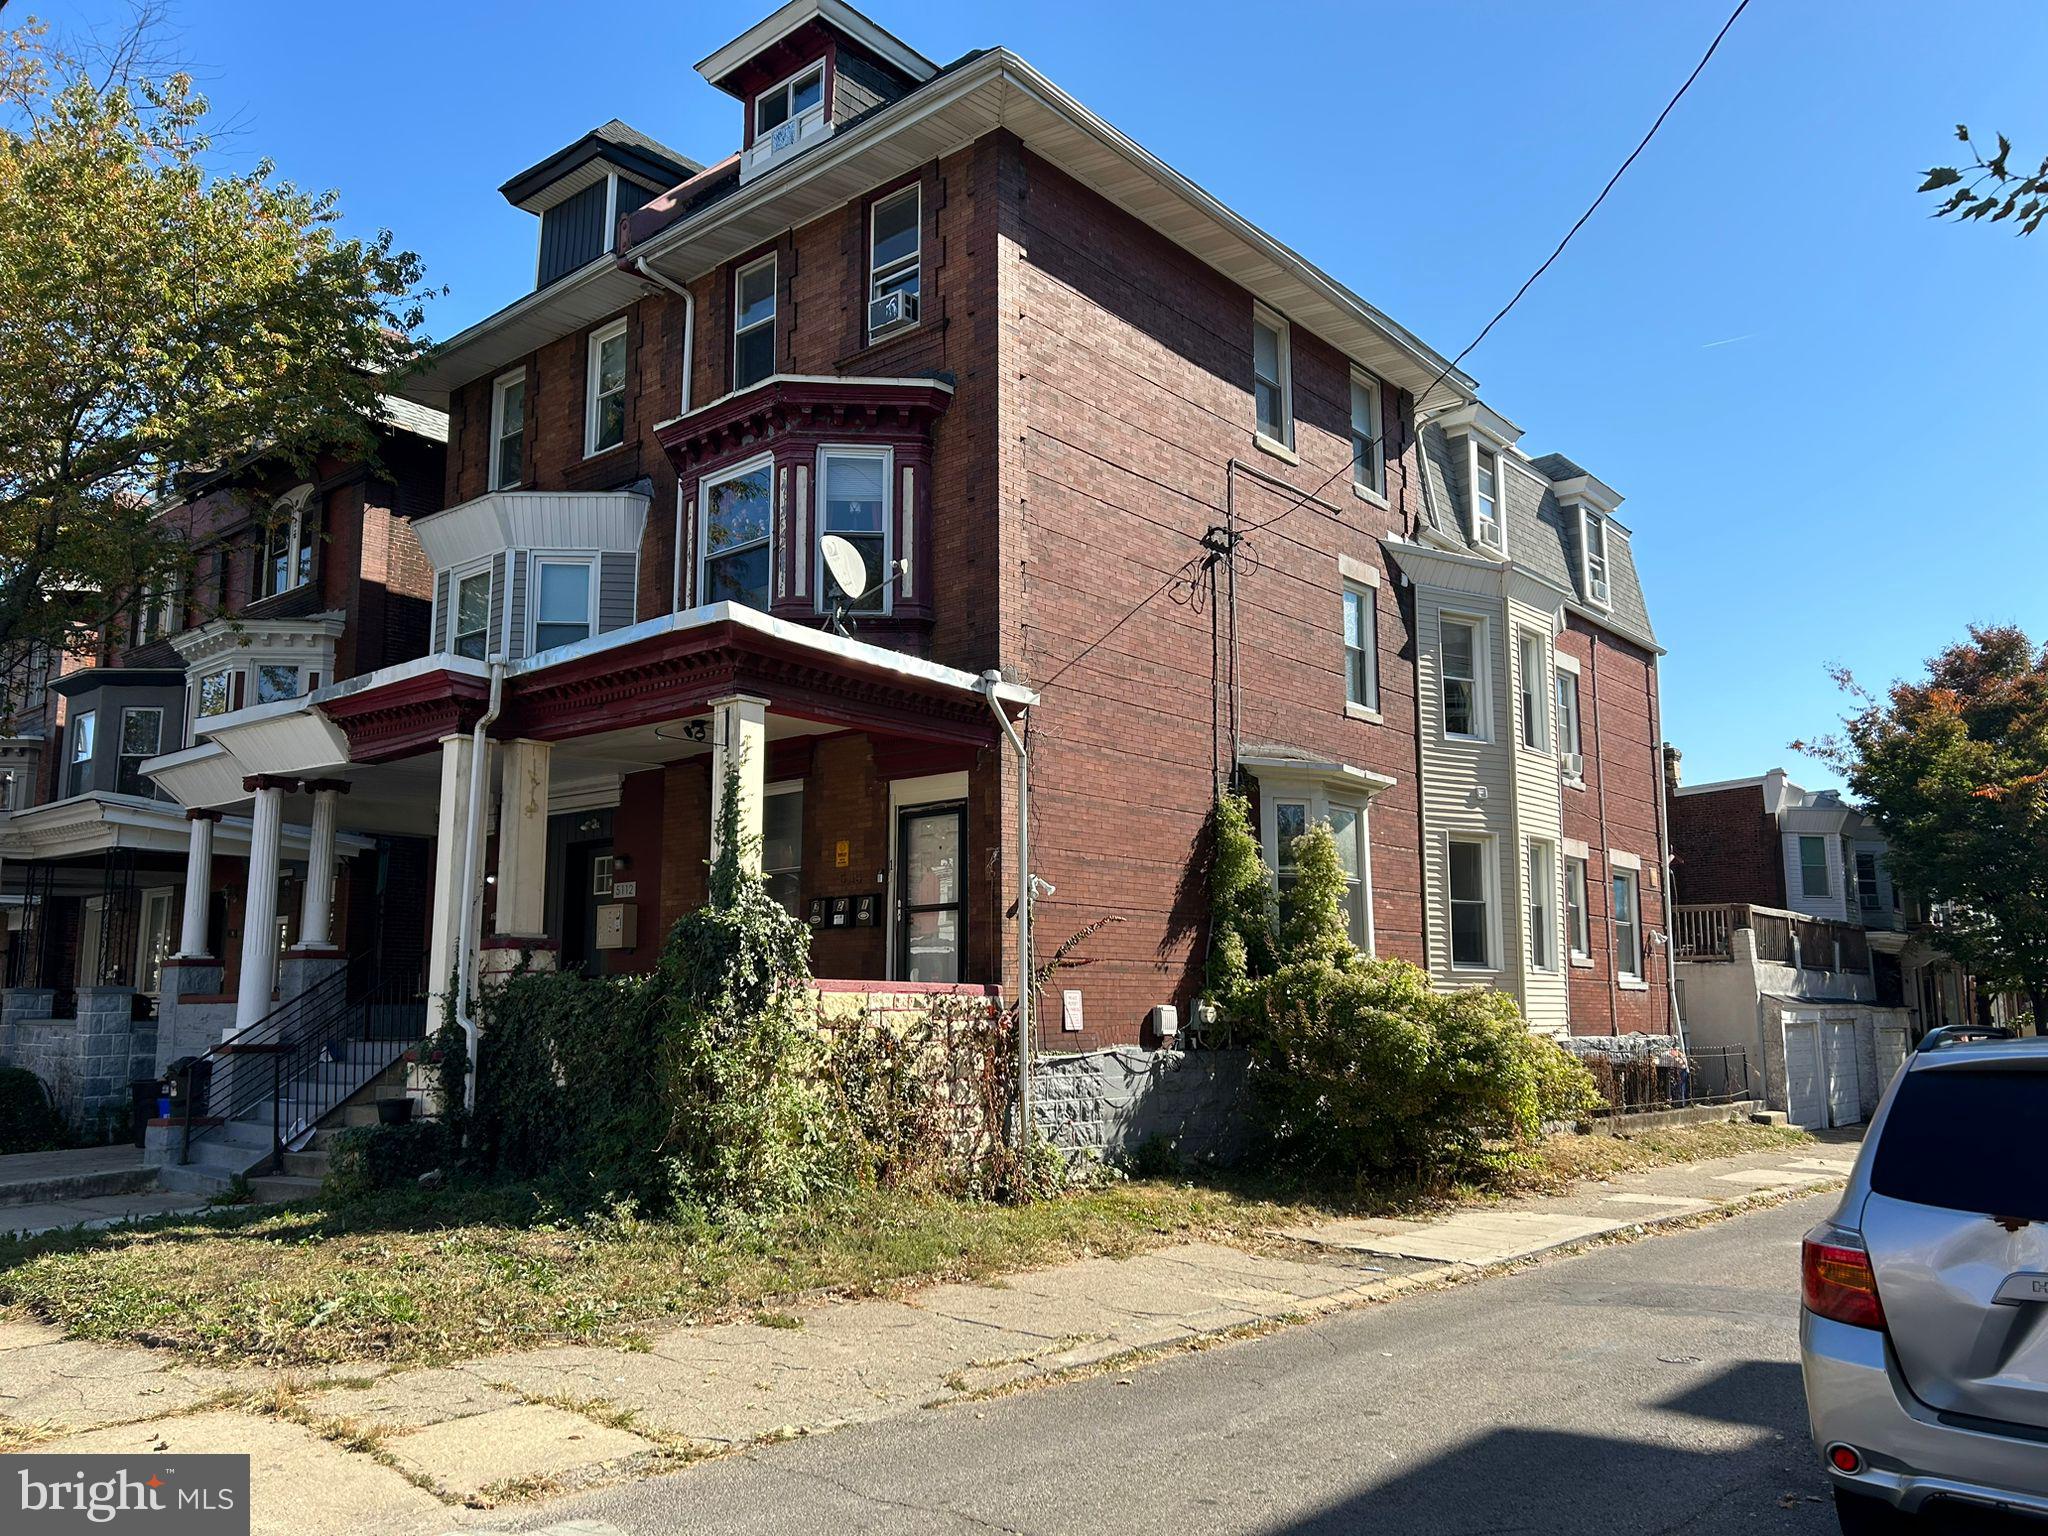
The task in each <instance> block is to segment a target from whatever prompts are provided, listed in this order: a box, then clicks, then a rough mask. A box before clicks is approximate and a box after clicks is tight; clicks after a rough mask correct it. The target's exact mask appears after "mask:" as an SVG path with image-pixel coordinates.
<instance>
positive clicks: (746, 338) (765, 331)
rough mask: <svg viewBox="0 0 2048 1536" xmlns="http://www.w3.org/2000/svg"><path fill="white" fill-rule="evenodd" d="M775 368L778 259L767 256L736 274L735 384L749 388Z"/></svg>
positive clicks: (733, 316) (734, 319)
mask: <svg viewBox="0 0 2048 1536" xmlns="http://www.w3.org/2000/svg"><path fill="white" fill-rule="evenodd" d="M774 371H775V258H774V257H773V256H763V257H762V258H761V259H760V260H759V261H757V262H755V263H754V264H753V265H752V266H746V267H741V268H740V270H739V271H738V272H737V273H736V274H734V277H733V306H732V387H733V388H734V389H745V388H746V387H747V386H748V385H749V384H758V383H760V382H761V381H762V380H763V379H765V378H767V377H768V376H769V375H770V374H771V373H773V372H774Z"/></svg>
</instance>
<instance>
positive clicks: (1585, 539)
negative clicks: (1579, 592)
mask: <svg viewBox="0 0 2048 1536" xmlns="http://www.w3.org/2000/svg"><path fill="white" fill-rule="evenodd" d="M1579 551H1580V558H1581V559H1583V560H1584V562H1585V581H1586V600H1587V601H1588V602H1594V603H1598V604H1599V605H1600V606H1601V607H1602V608H1605V607H1606V606H1607V591H1608V587H1607V519H1606V518H1604V517H1602V516H1601V515H1600V514H1599V513H1598V512H1595V511H1594V510H1593V509H1592V508H1591V507H1581V508H1580V509H1579Z"/></svg>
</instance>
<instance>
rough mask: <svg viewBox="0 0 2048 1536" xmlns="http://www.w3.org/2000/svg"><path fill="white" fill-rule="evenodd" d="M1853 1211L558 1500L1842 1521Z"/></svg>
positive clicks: (1151, 1520)
mask: <svg viewBox="0 0 2048 1536" xmlns="http://www.w3.org/2000/svg"><path fill="white" fill-rule="evenodd" d="M1834 1198H1835V1197H1834V1196H1833V1195H1832V1194H1823V1195H1817V1196H1811V1197H1808V1198H1806V1199H1803V1200H1797V1201H1793V1202H1791V1203H1789V1204H1787V1205H1784V1206H1782V1207H1778V1208H1775V1209H1771V1210H1766V1211H1763V1212H1759V1213H1756V1214H1753V1215H1749V1216H1743V1217H1739V1218H1735V1219H1731V1220H1727V1221H1721V1222H1716V1223H1713V1224H1711V1225H1708V1226H1705V1227H1701V1228H1697V1229H1694V1230H1691V1231H1686V1232H1679V1233H1674V1234H1670V1235H1665V1236H1656V1237H1650V1238H1646V1239H1644V1240H1642V1241H1638V1242H1635V1243H1630V1244H1626V1245H1621V1246H1616V1247H1609V1248H1604V1249H1599V1250H1596V1251H1593V1252H1590V1253H1586V1254H1583V1255H1580V1256H1578V1257H1573V1258H1564V1259H1558V1260H1554V1261H1551V1262H1547V1263H1542V1264H1538V1265H1535V1266H1533V1267H1531V1268H1527V1269H1524V1270H1521V1271H1519V1272H1516V1273H1512V1274H1507V1275H1502V1276H1498V1277H1494V1278H1488V1279H1484V1280H1479V1281H1474V1282H1471V1283H1468V1284H1465V1285H1461V1286H1456V1287H1452V1288H1450V1289H1447V1290H1443V1291H1439V1292H1434V1293H1429V1294H1423V1295H1416V1296H1410V1297H1405V1298H1401V1299H1399V1300H1396V1301H1394V1302H1392V1303H1390V1304H1387V1305H1382V1306H1375V1307H1371V1308H1368V1309H1366V1310H1363V1311H1359V1312H1352V1313H1346V1314H1342V1315H1339V1316H1336V1317H1332V1318H1330V1319H1327V1320H1325V1321H1322V1322H1317V1323H1313V1324H1308V1325H1304V1326H1300V1327H1295V1328H1290V1329H1287V1330H1284V1331H1282V1332H1279V1333H1276V1334H1272V1335H1269V1336H1267V1337H1265V1338H1260V1339H1254V1340H1248V1341H1244V1342H1241V1343H1236V1344H1230V1345H1225V1346H1221V1347H1217V1348H1213V1349H1209V1350H1207V1351H1203V1352H1200V1353H1187V1354H1181V1355H1177V1356H1175V1357H1173V1358H1170V1359H1166V1360H1163V1361H1158V1362H1154V1363H1149V1364H1145V1365H1142V1366H1139V1367H1137V1368H1134V1369H1132V1370H1129V1371H1127V1372H1123V1373H1120V1374H1117V1375H1111V1376H1102V1377H1095V1378H1092V1379H1088V1380H1083V1381H1076V1382H1071V1383H1067V1384H1062V1385H1058V1386H1052V1387H1046V1388H1041V1389H1039V1390H1036V1391H1031V1392H1026V1393H1021V1394H1018V1395H1016V1396H1013V1397H1008V1398H1001V1399H996V1400H993V1401H987V1402H983V1403H979V1404H962V1405H956V1406H952V1407H948V1408H943V1409H935V1410H932V1411H929V1412H926V1413H921V1414H916V1415H912V1416H910V1417H907V1418H901V1419H896V1420H892V1421H889V1422H886V1423H881V1424H876V1425H872V1426H867V1427H864V1428H856V1429H849V1430H845V1431H842V1432H840V1433H836V1434H829V1435H821V1436H817V1437H814V1438H811V1439H806V1440H798V1441H791V1442H786V1443H783V1444H778V1445H768V1446H762V1447H759V1448H756V1449H754V1450H751V1451H748V1452H746V1453H744V1454H739V1455H734V1456H730V1457H727V1458H724V1459H722V1460H718V1461H714V1462H708V1463H704V1464H702V1465H699V1466H697V1467H694V1468H692V1469H690V1470H688V1471H685V1472H681V1473H677V1474H675V1475H673V1476H668V1477H663V1478H659V1479H654V1480H650V1481H646V1482H641V1483H636V1484H631V1485H627V1486H622V1487H615V1488H609V1489H605V1490H603V1491H601V1492H596V1493H592V1494H590V1495H587V1496H584V1497H581V1498H578V1499H573V1500H565V1501H561V1502H558V1503H551V1504H550V1505H548V1506H547V1507H546V1509H545V1510H544V1511H542V1510H535V1511H533V1512H531V1513H530V1514H529V1515H527V1516H525V1517H523V1518H522V1519H521V1520H520V1521H516V1522H515V1521H513V1520H508V1519H506V1518H505V1517H504V1516H503V1515H502V1514H501V1515H500V1516H498V1517H497V1518H495V1519H494V1520H493V1521H492V1524H493V1525H494V1526H496V1527H498V1528H502V1529H511V1528H514V1526H515V1525H520V1526H523V1527H525V1528H542V1527H546V1526H549V1525H553V1524H557V1523H559V1522H562V1521H566V1520H571V1519H578V1518H582V1519H592V1520H599V1521H603V1522H606V1523H608V1524H610V1525H613V1526H616V1527H618V1528H619V1529H621V1530H623V1531H626V1532H628V1533H631V1536H654V1533H669V1532H692V1533H694V1532H720V1533H730V1532H749V1533H751V1532H761V1533H796V1532H803V1533H810V1532H821V1533H822V1532H831V1533H836V1536H838V1533H843V1536H852V1533H867V1532H877V1533H880V1532H905V1533H908V1532H918V1533H929V1532H956V1531H957V1532H967V1531H989V1530H998V1531H1020V1532H1033V1533H1047V1536H1050V1533H1068V1532H1104V1533H1110V1532H1114V1533H1118V1536H1134V1533H1145V1532H1162V1533H1167V1532H1171V1533H1181V1532H1189V1531H1201V1532H1209V1531H1229V1532H1238V1531H1244V1532H1273V1533H1280V1532H1286V1533H1302V1536H1306V1533H1311V1532H1313V1533H1327V1532H1339V1531H1370V1532H1387V1533H1399V1532H1416V1533H1429V1536H1478V1533H1481V1532H1487V1533H1497V1532H1541V1531H1560V1532H1587V1533H1593V1532H1616V1533H1624V1532H1625V1533H1628V1536H1664V1533H1676V1532H1684V1533H1687V1536H1715V1533H1726V1532H1743V1533H1746V1536H1777V1533H1825V1532H1832V1531H1834V1530H1835V1521H1834V1513H1833V1508H1832V1505H1831V1504H1830V1502H1829V1500H1828V1493H1827V1488H1826V1485H1825V1482H1824V1479H1823V1477H1822V1475H1821V1473H1820V1471H1819V1468H1818V1462H1817V1458H1816V1457H1815V1455H1814V1453H1813V1451H1812V1450H1811V1448H1810V1447H1809V1445H1808V1443H1807V1438H1806V1428H1805V1419H1804V1407H1803V1403H1802V1400H1801V1395H1800V1385H1799V1367H1798V1338H1797V1320H1798V1278H1797V1277H1798V1256H1799V1239H1800V1235H1801V1234H1802V1233H1803V1232H1804V1231H1805V1230H1806V1229H1807V1228H1808V1227H1809V1226H1810V1225H1812V1224H1813V1222H1815V1221H1816V1220H1818V1219H1819V1218H1820V1217H1821V1216H1823V1215H1824V1214H1826V1212H1827V1211H1828V1210H1829V1209H1830V1207H1831V1204H1832V1202H1833V1200H1834Z"/></svg>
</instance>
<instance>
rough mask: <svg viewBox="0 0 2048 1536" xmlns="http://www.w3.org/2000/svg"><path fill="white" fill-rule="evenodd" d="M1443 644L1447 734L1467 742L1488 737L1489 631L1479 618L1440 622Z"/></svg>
mask: <svg viewBox="0 0 2048 1536" xmlns="http://www.w3.org/2000/svg"><path fill="white" fill-rule="evenodd" d="M1438 627H1439V629H1440V630H1441V632H1442V636H1443V644H1442V647H1441V650H1442V653H1443V654H1442V662H1443V707H1444V734H1445V735H1446V736H1458V737H1463V738H1465V739H1466V740H1468V741H1483V740H1485V738H1486V689H1485V677H1486V645H1485V637H1486V631H1485V628H1484V626H1483V625H1481V624H1480V622H1479V621H1478V620H1476V619H1460V618H1453V617H1452V616H1451V615H1449V614H1445V615H1444V616H1443V617H1442V618H1441V619H1440V620H1439V621H1438Z"/></svg>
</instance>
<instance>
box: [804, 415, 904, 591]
mask: <svg viewBox="0 0 2048 1536" xmlns="http://www.w3.org/2000/svg"><path fill="white" fill-rule="evenodd" d="M890 465H891V458H890V454H889V451H888V450H887V449H886V448H823V449H820V450H819V452H818V533H819V535H820V537H822V536H823V535H825V534H828V533H832V534H837V535H838V536H839V537H840V538H842V539H844V540H846V542H847V543H849V544H851V545H852V546H853V547H854V548H855V549H857V550H859V551H860V557H861V564H862V566H863V567H864V568H865V570H866V572H867V581H866V583H865V584H864V586H863V589H862V591H861V595H860V596H859V597H858V598H857V599H854V600H853V601H851V602H846V609H847V611H848V612H850V613H886V612H887V611H888V609H889V593H888V590H887V588H886V587H885V586H884V585H883V583H884V581H885V579H886V578H887V576H888V572H889V477H890ZM842 601H845V594H844V592H843V591H842V590H841V589H840V586H839V583H838V581H837V580H836V579H835V578H834V577H833V575H832V572H831V570H830V569H829V568H828V567H827V566H826V565H825V561H824V558H823V556H822V555H820V556H819V558H818V606H819V609H820V611H829V610H830V609H831V608H832V607H834V606H835V605H836V604H837V603H840V602H842Z"/></svg>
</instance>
